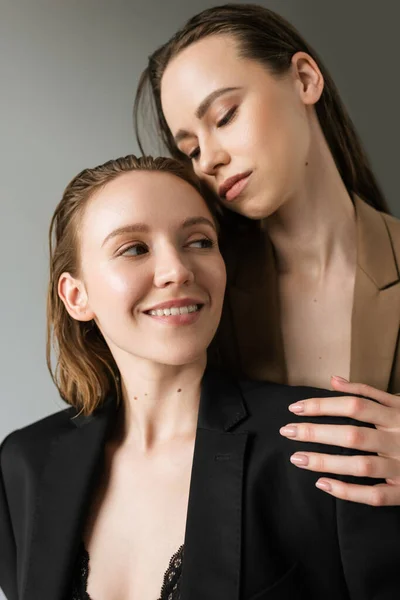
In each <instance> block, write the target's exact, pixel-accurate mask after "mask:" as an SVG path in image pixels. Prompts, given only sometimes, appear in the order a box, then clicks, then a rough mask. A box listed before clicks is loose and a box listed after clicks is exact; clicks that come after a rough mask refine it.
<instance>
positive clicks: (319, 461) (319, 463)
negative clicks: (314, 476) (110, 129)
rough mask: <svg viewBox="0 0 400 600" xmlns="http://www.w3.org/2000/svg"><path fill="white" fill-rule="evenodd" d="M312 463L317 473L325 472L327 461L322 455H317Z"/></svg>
mask: <svg viewBox="0 0 400 600" xmlns="http://www.w3.org/2000/svg"><path fill="white" fill-rule="evenodd" d="M312 462H313V463H314V465H313V466H314V468H315V469H316V470H317V471H320V472H325V470H326V466H325V459H324V457H323V456H322V455H321V454H316V455H315V456H313V459H312Z"/></svg>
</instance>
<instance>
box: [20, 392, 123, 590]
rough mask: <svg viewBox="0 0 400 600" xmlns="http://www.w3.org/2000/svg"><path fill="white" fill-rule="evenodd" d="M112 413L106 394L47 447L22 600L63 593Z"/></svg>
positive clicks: (111, 403) (67, 581)
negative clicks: (102, 402)
mask: <svg viewBox="0 0 400 600" xmlns="http://www.w3.org/2000/svg"><path fill="white" fill-rule="evenodd" d="M113 413H114V402H113V400H112V399H109V400H107V401H106V403H105V405H104V406H103V407H102V408H101V409H100V410H99V411H97V413H96V414H95V415H93V416H91V417H82V416H79V417H77V418H75V419H71V428H70V430H69V431H67V432H65V433H63V434H62V435H61V436H60V437H59V438H56V439H55V440H54V442H53V444H52V446H51V450H50V453H49V457H48V460H47V463H46V465H45V468H44V472H43V476H42V479H41V481H40V487H39V490H38V495H37V498H36V500H35V504H36V512H35V513H34V523H33V532H32V537H31V542H30V547H29V549H28V553H27V554H28V561H27V564H26V565H25V567H26V572H25V574H24V575H23V581H24V584H23V592H22V594H21V600H38V599H39V598H40V600H63V599H64V598H65V593H66V589H67V588H68V585H69V584H70V574H71V569H72V567H73V564H74V561H75V557H76V552H77V546H78V544H79V540H80V535H81V531H82V527H83V523H84V518H85V513H86V509H87V507H88V502H89V500H90V492H91V490H92V489H93V487H94V483H95V478H96V476H97V475H98V473H99V469H100V468H101V464H102V455H103V448H104V442H105V439H106V436H107V432H108V425H109V423H110V422H111V421H112V419H111V416H112V414H113Z"/></svg>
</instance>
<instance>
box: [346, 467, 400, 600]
mask: <svg viewBox="0 0 400 600" xmlns="http://www.w3.org/2000/svg"><path fill="white" fill-rule="evenodd" d="M354 482H355V480H354ZM357 483H365V484H369V485H371V483H376V480H375V481H374V482H372V481H371V480H369V481H364V482H361V481H360V480H359V479H358V481H357ZM336 508H337V512H336V514H337V527H338V539H339V546H340V552H341V558H342V564H343V570H344V575H345V579H346V583H347V587H348V590H349V596H350V598H351V600H393V599H394V598H398V597H399V596H400V507H398V506H384V507H382V506H379V507H375V506H367V505H365V504H358V503H355V502H348V501H345V500H336Z"/></svg>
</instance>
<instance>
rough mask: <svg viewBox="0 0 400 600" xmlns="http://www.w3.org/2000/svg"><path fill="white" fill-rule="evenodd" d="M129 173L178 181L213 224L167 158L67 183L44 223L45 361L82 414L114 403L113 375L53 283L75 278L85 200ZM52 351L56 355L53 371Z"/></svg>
mask: <svg viewBox="0 0 400 600" xmlns="http://www.w3.org/2000/svg"><path fill="white" fill-rule="evenodd" d="M129 171H161V172H165V173H171V174H172V175H176V176H177V177H179V178H180V179H183V180H184V181H186V182H187V183H189V184H190V185H191V186H193V187H194V188H195V189H196V190H197V191H198V192H199V193H200V194H201V195H202V196H203V198H204V200H205V202H206V203H207V205H208V207H209V209H210V211H211V213H212V215H213V217H214V219H215V220H216V222H217V215H216V213H215V202H214V201H211V199H210V198H209V196H208V195H207V193H203V189H202V186H201V184H200V183H199V182H198V180H197V178H196V177H195V176H194V174H193V172H192V170H191V169H189V168H188V167H187V166H185V165H184V164H182V163H180V162H178V161H176V160H174V159H172V158H162V157H159V158H152V157H151V156H144V157H140V158H137V157H136V156H133V155H128V156H125V157H123V158H117V159H116V160H110V161H108V162H106V163H104V164H102V165H99V166H98V167H94V168H92V169H85V170H83V171H81V172H80V173H79V174H78V175H77V176H76V177H75V178H74V179H73V180H72V181H71V182H70V183H69V184H68V186H67V187H66V189H65V191H64V194H63V196H62V199H61V201H60V202H59V204H58V206H57V207H56V209H55V212H54V215H53V217H52V220H51V223H50V231H49V248H50V279H49V286H48V294H47V347H46V359H47V366H48V369H49V371H50V374H51V377H52V379H53V381H54V383H55V385H56V386H57V389H58V391H59V393H60V395H61V397H62V398H63V399H64V400H65V401H66V402H67V403H68V404H71V405H72V406H74V407H75V408H76V409H77V410H79V411H81V412H83V413H84V414H86V415H88V414H91V413H92V412H93V411H94V410H95V409H96V408H97V407H98V406H99V405H100V404H101V403H102V401H103V400H104V399H105V397H106V396H107V395H108V394H109V393H114V394H115V395H116V396H117V399H119V397H120V390H119V371H118V367H117V365H116V363H115V360H114V358H113V356H112V354H111V352H110V350H109V348H108V346H107V344H106V342H105V340H104V338H103V336H102V334H101V332H100V330H99V329H98V327H97V325H96V324H95V323H94V322H93V321H91V322H81V321H77V320H75V319H73V318H72V317H71V316H70V315H69V314H68V312H67V310H66V308H65V306H64V304H63V302H62V300H61V299H60V297H59V295H58V282H59V279H60V276H61V274H62V273H64V272H68V273H70V274H71V275H72V276H73V277H76V276H79V226H80V222H81V219H82V215H83V212H84V210H85V207H86V205H87V202H88V200H89V199H90V198H91V197H92V196H93V194H94V193H95V192H96V191H98V190H99V189H101V188H102V187H103V186H105V185H106V184H107V183H109V182H110V181H112V180H114V179H116V178H117V177H118V176H120V175H121V174H123V173H126V172H129ZM52 350H54V351H55V356H56V361H55V362H56V365H55V368H54V369H53V365H52V360H51V354H52Z"/></svg>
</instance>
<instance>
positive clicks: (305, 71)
mask: <svg viewBox="0 0 400 600" xmlns="http://www.w3.org/2000/svg"><path fill="white" fill-rule="evenodd" d="M292 70H293V75H294V77H295V78H296V81H297V82H298V84H299V90H300V94H301V99H302V101H303V102H304V104H308V105H313V104H316V103H317V102H318V100H319V99H320V97H321V94H322V92H323V89H324V78H323V76H322V73H321V71H320V69H319V67H318V65H317V63H316V62H315V60H314V59H313V58H312V57H311V56H310V55H309V54H307V53H306V52H296V54H294V55H293V56H292Z"/></svg>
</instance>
